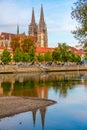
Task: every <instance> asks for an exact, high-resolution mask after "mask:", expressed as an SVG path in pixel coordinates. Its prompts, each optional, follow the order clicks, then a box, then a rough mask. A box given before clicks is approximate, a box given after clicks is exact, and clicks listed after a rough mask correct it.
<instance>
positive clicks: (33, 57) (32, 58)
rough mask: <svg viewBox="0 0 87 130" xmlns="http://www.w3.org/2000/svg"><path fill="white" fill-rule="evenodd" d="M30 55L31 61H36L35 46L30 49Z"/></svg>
mask: <svg viewBox="0 0 87 130" xmlns="http://www.w3.org/2000/svg"><path fill="white" fill-rule="evenodd" d="M29 57H30V61H35V49H34V47H31V48H30V50H29Z"/></svg>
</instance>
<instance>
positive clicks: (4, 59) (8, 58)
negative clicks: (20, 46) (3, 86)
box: [1, 50, 11, 64]
mask: <svg viewBox="0 0 87 130" xmlns="http://www.w3.org/2000/svg"><path fill="white" fill-rule="evenodd" d="M1 61H2V62H3V63H5V64H7V63H9V62H10V61H11V55H10V52H9V51H8V50H4V51H3V53H2V55H1Z"/></svg>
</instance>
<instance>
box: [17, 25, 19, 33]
mask: <svg viewBox="0 0 87 130" xmlns="http://www.w3.org/2000/svg"><path fill="white" fill-rule="evenodd" d="M17 34H19V25H18V24H17Z"/></svg>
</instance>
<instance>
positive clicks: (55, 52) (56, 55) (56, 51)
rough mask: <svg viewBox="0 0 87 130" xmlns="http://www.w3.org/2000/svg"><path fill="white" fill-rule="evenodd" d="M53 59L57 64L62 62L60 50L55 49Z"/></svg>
mask: <svg viewBox="0 0 87 130" xmlns="http://www.w3.org/2000/svg"><path fill="white" fill-rule="evenodd" d="M52 59H53V61H55V62H57V61H61V60H60V51H59V49H58V48H55V49H54V51H53V53H52Z"/></svg>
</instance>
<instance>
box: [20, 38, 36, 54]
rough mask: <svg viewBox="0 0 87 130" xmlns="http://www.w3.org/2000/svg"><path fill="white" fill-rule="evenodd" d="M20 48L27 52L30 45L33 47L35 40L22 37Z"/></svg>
mask: <svg viewBox="0 0 87 130" xmlns="http://www.w3.org/2000/svg"><path fill="white" fill-rule="evenodd" d="M21 44H22V45H21V48H22V51H23V52H29V50H30V49H31V47H33V48H35V42H34V41H33V40H32V39H30V38H27V37H25V38H24V39H22V43H21Z"/></svg>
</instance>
